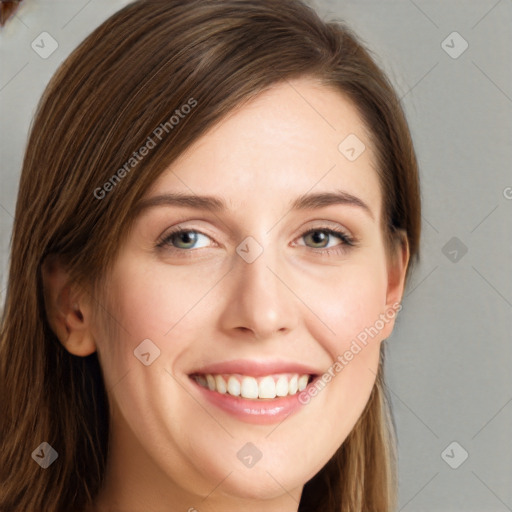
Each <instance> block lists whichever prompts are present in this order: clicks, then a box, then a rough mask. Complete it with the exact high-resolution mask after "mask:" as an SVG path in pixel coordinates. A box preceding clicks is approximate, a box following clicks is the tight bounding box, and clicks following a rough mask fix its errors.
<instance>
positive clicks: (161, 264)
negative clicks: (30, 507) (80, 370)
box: [93, 79, 407, 510]
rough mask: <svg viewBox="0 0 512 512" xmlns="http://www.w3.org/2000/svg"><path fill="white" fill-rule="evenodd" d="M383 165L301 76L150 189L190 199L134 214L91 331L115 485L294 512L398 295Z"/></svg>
mask: <svg viewBox="0 0 512 512" xmlns="http://www.w3.org/2000/svg"><path fill="white" fill-rule="evenodd" d="M197 100H198V102H200V99H197ZM192 115H193V114H192ZM347 137H348V139H347ZM343 141H345V142H343ZM340 143H341V145H340ZM363 144H364V146H363ZM374 162H375V155H374V153H373V152H372V147H371V146H370V141H369V139H368V135H367V133H366V131H365V128H364V126H363V123H362V121H361V119H360V117H359V115H358V114H357V112H356V110H355V108H354V107H353V106H352V105H351V103H349V102H348V101H347V100H346V99H345V98H344V97H343V96H342V95H340V94H339V93H338V92H335V91H334V90H332V89H329V88H326V87H324V86H321V85H318V84H317V83H316V82H313V81H311V80H309V79H300V80H294V81H293V82H286V83H283V84H281V85H277V86H275V87H273V88H272V89H271V90H269V91H267V92H265V93H263V94H261V95H260V96H258V97H257V98H256V99H254V100H252V101H251V102H250V103H249V104H247V105H246V106H243V107H242V108H240V109H239V110H237V111H236V112H234V113H232V114H231V115H230V116H228V118H226V119H225V120H223V121H222V122H221V123H219V124H218V125H216V126H215V127H214V129H212V130H211V131H210V132H209V133H207V134H206V135H205V136H204V137H202V138H201V139H199V140H198V141H197V142H196V143H195V144H194V145H193V146H191V147H190V148H189V150H188V151H187V152H186V153H184V154H183V155H182V156H181V157H180V158H179V160H177V161H175V163H174V164H173V165H172V166H171V167H170V168H169V169H167V170H166V171H165V172H164V173H163V174H162V175H161V176H160V178H159V179H158V180H157V181H156V182H155V183H154V184H153V186H152V188H151V190H149V191H148V193H147V194H146V196H145V198H144V199H152V198H155V197H157V196H164V195H169V196H171V195H175V194H181V195H187V196H192V198H191V199H190V200H188V201H182V202H180V203H179V202H174V203H173V202H171V201H169V202H165V200H159V201H155V202H154V204H153V206H147V207H146V208H144V209H141V211H140V212H139V214H138V217H137V220H136V223H135V225H134V228H133V230H132V231H131V232H130V234H129V236H128V238H127V241H126V243H125V245H123V247H122V248H121V250H120V256H119V258H118V259H117V261H116V263H115V266H114V270H113V272H112V274H111V275H110V278H109V281H108V294H109V296H108V299H107V298H105V303H104V304H103V307H104V308H105V310H106V311H107V312H108V315H107V317H108V318H109V322H110V323H111V325H110V326H107V325H105V323H104V322H99V321H98V322H97V323H96V324H95V325H94V326H93V330H94V338H95V340H96V345H97V349H98V353H99V357H100V362H101V365H102V368H103V372H104V377H105V381H106V386H107V390H108V394H109V401H110V404H111V407H112V419H111V431H112V441H111V452H110V454H109V457H110V459H109V466H108V471H107V480H106V486H105V491H104V492H105V494H104V495H105V496H106V495H107V494H108V495H110V496H117V498H116V499H117V500H118V501H117V502H116V503H121V502H125V503H127V504H131V505H132V506H133V505H135V504H137V505H139V504H140V505H141V506H142V505H145V506H146V507H148V504H153V506H155V507H156V504H157V503H160V500H164V499H167V500H171V501H168V502H169V503H175V504H178V503H179V505H180V506H182V507H184V508H183V510H187V508H186V507H196V508H197V509H198V510H209V509H210V508H209V507H211V509H212V510H213V509H214V505H218V504H221V503H224V504H225V508H224V509H223V510H231V508H229V507H228V506H227V505H228V503H232V504H233V508H234V509H237V507H238V509H240V506H241V505H242V504H245V503H246V501H245V500H249V501H250V500H255V499H265V500H268V501H267V502H266V504H267V506H268V508H266V510H273V508H272V507H271V504H275V507H276V510H296V509H297V506H298V501H299V499H300V494H301V491H302V487H303V485H304V484H305V482H306V481H307V480H309V479H310V478H311V477H312V476H313V475H314V474H315V473H317V472H318V471H319V470H320V469H321V467H322V466H323V465H324V464H325V463H326V462H327V461H328V459H329V458H330V457H331V456H332V455H333V454H334V452H335V451H336V449H337V448H338V447H339V446H340V445H341V444H342V443H343V441H344V440H345V438H346V437H347V435H348V434H349V432H350V431H351V429H352V428H353V426H354V424H355V423H356V421H357V419H358V418H359V416H360V415H361V413H362V411H363V409H364V407H365V404H366V403H367V400H368V398H369V395H370V392H371V389H372V386H373V384H374V381H375V375H376V372H377V368H378V362H379V348H380V343H381V341H382V340H383V339H385V338H386V337H387V336H389V334H390V332H391V330H392V327H393V323H394V320H393V318H394V316H395V314H396V310H397V306H396V303H397V302H398V301H399V300H400V298H401V295H402V287H403V275H404V273H405V265H406V262H407V256H406V255H405V253H404V254H403V255H402V256H401V257H399V258H398V259H397V263H396V264H395V265H391V264H390V261H389V259H388V260H387V259H386V253H385V247H384V238H383V234H382V232H381V229H380V226H381V204H382V198H381V192H380V186H379V179H378V176H377V172H376V170H375V167H374ZM112 193H116V192H115V191H113V192H112ZM335 193H336V194H340V196H339V200H337V201H333V200H332V197H331V198H324V199H322V198H321V197H320V198H317V199H316V200H315V199H314V197H313V199H310V200H309V201H308V200H306V199H305V197H306V196H315V195H317V194H335ZM205 196H208V197H209V198H212V197H214V196H215V198H217V199H216V201H215V205H218V204H222V205H224V206H222V207H218V208H215V209H214V208H213V207H211V206H210V205H211V203H210V202H206V201H205V200H203V199H201V198H203V197H205ZM299 199H300V203H299V206H300V207H298V208H296V207H294V203H295V202H297V201H298V200H299ZM178 227H180V228H181V229H183V230H184V231H185V233H182V234H181V235H180V234H174V236H171V234H172V232H173V230H175V229H176V228H178ZM327 230H334V231H339V232H341V235H337V234H336V233H332V232H329V231H327ZM308 232H309V233H308ZM365 329H366V330H365ZM107 332H111V334H110V335H107ZM365 334H366V335H365ZM336 362H337V363H338V364H335V363H336ZM325 372H326V373H325ZM324 373H325V375H330V376H331V378H330V379H329V377H326V376H325V375H324V377H323V378H322V375H323V374H324ZM209 375H211V377H210V376H209ZM304 375H305V376H306V377H303V376H304ZM310 375H312V376H313V378H315V379H316V380H315V381H313V382H311V383H310V384H309V385H308V388H306V390H302V388H303V386H304V385H305V382H304V381H307V380H308V378H309V377H308V376H310ZM193 376H196V377H197V379H194V378H193ZM309 380H311V378H309ZM319 382H320V383H319ZM204 386H206V387H204ZM208 386H210V387H211V388H213V389H210V388H209V387H208ZM297 386H299V391H297V392H296V393H295V394H294V391H295V390H297ZM226 388H227V389H226ZM313 388H315V390H316V392H315V390H313ZM301 390H302V392H301ZM238 393H242V394H243V395H245V396H246V398H242V397H240V396H236V395H237V394H238ZM276 393H277V394H278V395H280V396H276V398H256V397H259V396H260V395H263V396H269V397H270V396H275V395H276ZM284 395H286V396H284ZM121 496H123V498H121ZM205 497H206V498H205ZM203 499H204V500H203ZM123 500H124V501H123ZM202 500H203V501H202ZM148 509H150V508H148ZM151 510H152V509H151ZM176 510H178V508H177V509H176ZM246 510H250V508H246Z"/></svg>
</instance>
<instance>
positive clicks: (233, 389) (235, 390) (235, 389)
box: [228, 376, 240, 396]
mask: <svg viewBox="0 0 512 512" xmlns="http://www.w3.org/2000/svg"><path fill="white" fill-rule="evenodd" d="M228 393H229V394H230V395H233V396H240V382H239V381H238V379H237V378H236V377H233V376H231V377H229V379H228Z"/></svg>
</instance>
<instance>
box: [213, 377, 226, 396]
mask: <svg viewBox="0 0 512 512" xmlns="http://www.w3.org/2000/svg"><path fill="white" fill-rule="evenodd" d="M215 386H216V388H217V391H218V392H219V393H223V394H224V393H225V392H226V382H225V381H224V379H223V378H222V377H221V376H220V375H216V376H215Z"/></svg>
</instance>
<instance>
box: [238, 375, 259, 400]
mask: <svg viewBox="0 0 512 512" xmlns="http://www.w3.org/2000/svg"><path fill="white" fill-rule="evenodd" d="M258 392H259V390H258V382H257V381H256V379H255V378H254V377H243V378H242V386H241V387H240V395H242V396H243V397H244V398H258Z"/></svg>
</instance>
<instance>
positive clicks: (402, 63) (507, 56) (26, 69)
mask: <svg viewBox="0 0 512 512" xmlns="http://www.w3.org/2000/svg"><path fill="white" fill-rule="evenodd" d="M127 3H128V2H127V1H125V0H109V1H105V0H89V1H87V0H65V1H55V0H53V1H49V0H46V1H45V2H43V1H41V0H24V1H23V2H22V4H21V7H20V9H19V11H18V13H17V15H16V17H15V18H13V19H11V20H10V21H9V22H8V24H7V25H6V26H5V27H4V28H3V29H2V31H1V33H0V57H1V60H0V62H1V67H0V109H1V110H0V112H1V117H0V156H1V158H0V161H1V168H0V176H1V191H0V273H1V281H0V290H1V296H0V303H1V304H2V305H3V301H4V294H5V286H6V272H7V265H8V255H9V240H10V234H11V229H12V223H13V212H14V209H15V202H16V194H17V188H18V180H19V174H20V169H21V163H22V158H23V152H24V147H25V143H26V138H27V134H28V129H29V126H30V123H31V119H32V116H33V114H34V112H35V107H36V104H37V101H38V99H39V97H40V95H41V93H42V91H43V89H44V87H45V85H46V83H47V82H48V80H49V78H50V77H51V75H52V74H53V73H54V71H55V69H56V68H57V66H58V64H59V63H60V62H61V61H62V60H63V59H64V58H65V57H66V56H67V55H68V54H69V53H70V51H71V50H72V49H73V48H75V47H76V46H77V44H78V43H79V42H80V41H81V40H82V39H83V38H84V37H85V36H86V35H87V34H88V33H90V32H91V31H92V29H93V28H95V27H96V26H98V25H99V24H100V23H101V22H102V21H103V20H104V19H106V18H107V17H108V16H109V15H110V14H112V13H114V12H115V11H116V10H118V9H119V8H120V7H122V6H123V5H125V4H127ZM311 3H312V5H313V6H315V7H316V8H317V10H318V11H319V12H320V14H321V15H322V17H324V18H325V17H329V18H333V17H335V18H338V19H343V20H345V21H347V22H348V24H349V25H350V26H351V27H352V28H353V29H354V30H355V31H356V33H358V34H359V35H360V36H361V38H362V39H363V41H364V42H366V44H367V45H368V46H369V47H370V48H371V49H372V50H373V52H374V53H375V54H376V58H377V61H378V62H379V63H380V64H381V65H382V66H383V67H384V69H385V70H386V72H387V73H388V74H389V76H390V78H391V79H392V81H393V83H394V84H395V86H396V88H397V90H398V91H399V94H400V96H401V97H402V98H403V103H404V107H405V109H406V114H407V116H408V120H409V123H410V127H411V131H412V135H413V138H414V141H415V146H416V150H417V154H418V158H419V163H420V168H421V186H422V198H423V233H422V244H421V253H422V254H421V257H422V259H421V263H420V265H419V266H418V267H417V269H416V272H415V273H414V274H413V276H412V280H411V282H410V283H409V286H408V288H407V290H406V296H405V298H404V308H403V310H402V312H401V314H400V315H399V317H398V321H397V325H396V328H395V331H394V333H393V335H392V337H391V338H390V339H389V352H388V366H387V376H388V386H389V392H390V394H391V397H392V400H393V407H394V411H395V418H396V424H397V431H398V440H399V459H400V460H399V462H400V502H399V503H400V504H399V508H400V510H403V511H404V512H413V511H417V512H420V511H461V512H462V511H464V512H468V511H478V512H482V511H489V512H490V511H496V512H501V511H506V510H511V511H512V485H511V483H512V442H511V437H512V436H511V434H512V428H511V427H512V403H511V402H512V372H511V371H510V370H511V369H512V357H511V354H512V343H511V335H510V334H511V324H512V322H511V308H512V279H511V275H512V274H511V266H512V265H511V261H512V258H511V250H512V249H511V248H512V243H511V239H512V229H511V227H512V215H511V211H512V173H511V161H512V158H511V156H512V144H511V141H512V117H511V113H512V70H511V62H512V51H511V50H512V2H511V1H510V0H499V1H496V0H490V1H464V2H462V1H451V2H446V1H444V2H443V1H431V0H428V1H427V0H424V1H420V0H416V1H412V0H397V1H380V2H379V1H367V0H364V1H358V2H355V1H341V0H315V1H313V2H311ZM43 31H46V32H48V33H50V34H51V36H52V37H53V38H54V39H55V40H56V41H57V42H58V45H59V46H58V48H57V50H56V51H55V52H54V53H53V54H52V55H51V56H49V57H48V58H46V59H43V58H41V57H40V56H39V55H38V54H37V53H36V52H35V51H34V50H33V49H32V48H31V43H32V41H34V40H37V38H38V36H39V34H41V32H43ZM454 31H456V32H458V33H459V34H460V36H461V37H462V38H463V39H464V40H465V41H467V43H468V45H469V46H468V48H467V49H466V51H464V52H463V53H462V54H461V55H459V56H458V57H457V58H452V56H450V55H449V54H448V53H447V52H446V51H445V50H448V51H449V52H451V53H452V54H453V55H456V54H458V53H459V52H460V50H461V49H463V46H462V44H463V41H462V39H460V38H459V36H457V35H455V36H453V35H452V36H450V34H452V32H454ZM443 41H445V43H443ZM29 236H30V234H29V233H27V237H29ZM453 237H456V239H455V240H452V239H453ZM450 240H451V242H450ZM446 244H448V245H446ZM466 249H467V252H466V253H464V251H465V250H466ZM452 442H456V443H458V444H457V445H451V446H449V445H450V444H451V443H452ZM447 448H448V449H447ZM446 449H447V450H446ZM465 452H467V453H468V458H467V460H465V461H464V462H463V463H462V464H461V465H460V466H459V467H457V468H456V469H453V468H452V467H451V466H450V465H449V464H448V462H449V463H450V464H451V465H452V466H457V465H458V464H460V462H461V460H462V458H463V455H464V453H465ZM443 453H444V455H442V454H443ZM443 457H444V458H443ZM445 461H447V462H445Z"/></svg>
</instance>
